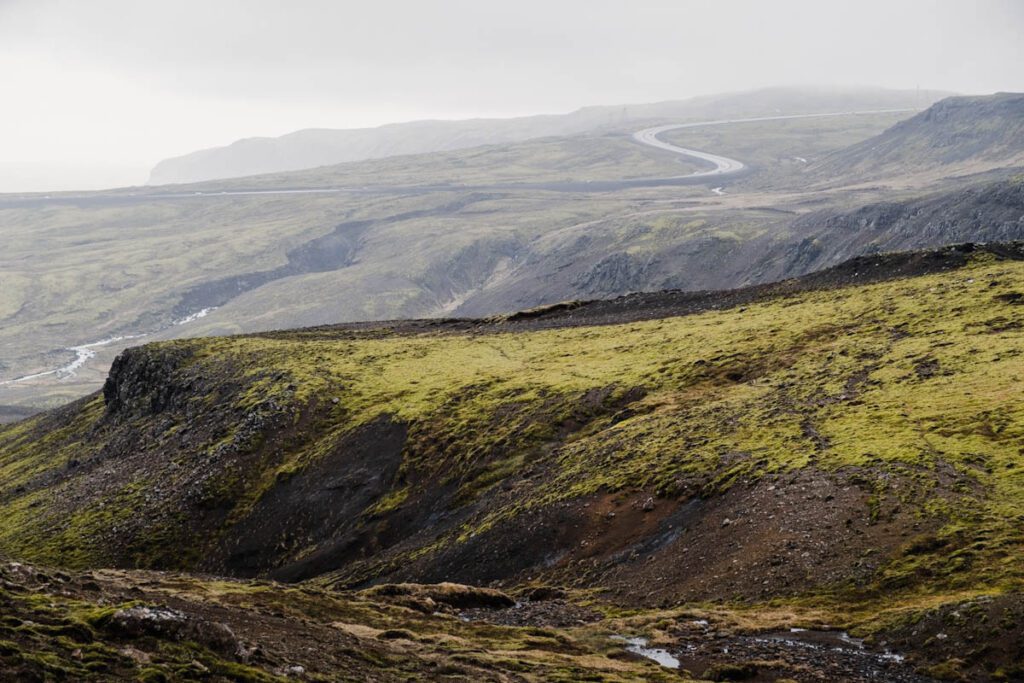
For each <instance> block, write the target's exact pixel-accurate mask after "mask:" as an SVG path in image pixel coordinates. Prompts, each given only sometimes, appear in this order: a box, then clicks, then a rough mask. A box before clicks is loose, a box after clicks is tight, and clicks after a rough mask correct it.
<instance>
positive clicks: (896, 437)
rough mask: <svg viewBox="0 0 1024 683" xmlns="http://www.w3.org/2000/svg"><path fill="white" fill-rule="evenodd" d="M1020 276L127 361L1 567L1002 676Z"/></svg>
mask: <svg viewBox="0 0 1024 683" xmlns="http://www.w3.org/2000/svg"><path fill="white" fill-rule="evenodd" d="M1022 259H1024V248H1022V247H1021V245H1019V244H1016V245H1006V246H994V247H985V248H973V247H961V248H950V249H945V250H942V251H939V252H925V253H919V254H909V255H878V256H873V257H866V258H863V259H860V260H856V261H853V262H850V263H848V264H845V265H844V266H841V267H838V268H836V269H833V270H830V271H825V272H823V273H820V274H817V275H815V276H812V277H809V278H807V279H804V280H798V281H788V282H783V283H780V284H778V285H768V286H762V287H759V288H753V289H748V290H740V291H737V292H732V293H724V294H715V293H704V294H684V293H666V294H661V295H637V296H634V297H629V298H626V299H623V300H613V301H610V302H597V303H594V304H584V305H580V304H566V305H563V306H558V307H553V308H550V309H545V310H538V311H533V312H528V313H523V314H518V315H514V316H504V317H498V318H494V319H489V320H480V321H461V322H451V323H444V322H435V321H423V322H413V323H396V324H392V325H386V326H380V325H372V324H365V325H353V326H347V327H346V326H341V327H329V328H317V329H309V330H296V331H292V332H279V333H272V334H262V335H250V336H239V337H229V338H216V339H195V340H179V341H168V342H162V343H158V344H150V345H147V346H144V347H140V348H137V349H132V350H129V351H127V352H125V353H123V354H122V355H121V356H120V357H119V358H118V360H117V361H116V362H115V363H114V366H113V368H112V371H111V375H110V378H109V380H108V381H107V383H106V385H105V387H104V390H103V392H102V393H101V394H95V395H92V396H89V397H86V398H84V399H82V400H80V401H78V402H76V403H74V404H72V405H70V406H68V407H66V408H62V409H60V410H57V411H53V412H50V413H48V414H45V415H42V416H39V417H35V418H32V419H29V420H27V421H24V422H20V423H17V424H15V425H11V426H6V427H3V428H0V481H2V484H0V513H2V519H3V520H4V521H3V522H2V523H0V551H2V552H5V553H7V554H9V555H12V556H15V557H18V558H20V559H23V560H26V561H31V562H37V563H43V564H53V565H60V566H63V567H71V568H78V569H81V568H89V567H96V566H118V567H144V568H160V569H178V570H190V571H202V572H216V573H220V574H228V575H234V576H238V577H270V578H277V579H282V580H288V581H295V580H300V579H305V580H308V581H310V582H311V585H313V586H317V587H318V588H317V590H324V589H331V590H341V591H343V592H344V591H351V590H356V589H362V588H365V587H367V586H371V585H373V584H377V583H380V582H403V581H415V582H428V583H432V582H436V581H442V580H443V581H459V582H462V583H467V584H476V585H491V586H495V587H498V588H504V589H507V590H512V591H516V590H524V589H525V587H529V586H536V585H545V584H555V585H559V586H563V587H565V588H568V589H569V590H570V591H576V593H575V595H576V596H577V597H576V600H577V601H578V600H580V599H581V596H587V598H586V599H587V600H591V601H595V600H596V601H597V602H598V603H600V604H601V605H608V606H614V607H615V608H616V609H623V608H628V609H642V610H645V611H644V612H643V614H647V615H648V618H649V619H651V620H653V621H647V622H642V623H646V624H647V625H646V626H645V628H646V630H647V632H648V633H651V632H656V633H658V634H660V635H659V636H658V637H659V638H664V639H666V642H674V643H676V644H677V646H678V644H679V643H680V642H683V641H684V640H685V635H683V634H681V632H680V631H679V629H681V628H683V625H682V622H683V621H684V620H685V618H684V617H683V616H681V615H682V614H683V613H684V611H685V610H686V609H688V608H692V607H694V606H699V605H703V606H704V607H705V608H707V606H708V605H711V604H719V605H720V606H722V607H723V609H725V612H727V613H728V615H729V616H727V617H726V616H723V615H719V617H718V618H720V619H724V620H726V621H728V620H729V619H731V620H733V622H731V623H736V621H737V620H739V619H740V617H741V615H746V617H744V618H746V619H748V621H747V622H746V624H747V626H746V627H744V628H746V629H747V631H751V630H752V631H755V632H756V631H758V630H759V629H765V628H768V626H766V624H768V623H770V624H771V625H773V626H778V625H779V624H781V623H785V624H787V625H794V626H795V625H800V620H801V619H803V620H805V621H806V620H808V619H811V617H809V616H808V615H809V614H813V615H815V616H814V617H813V620H812V621H814V623H817V624H823V623H827V624H830V625H833V626H834V625H840V626H844V627H847V628H853V629H855V630H856V632H857V633H859V634H860V635H871V636H872V637H873V638H874V639H875V642H876V643H877V642H880V641H882V640H885V641H886V642H899V643H901V648H903V650H904V651H909V653H910V654H911V655H912V656H913V657H914V661H915V662H916V663H917V664H918V665H919V666H921V667H925V668H927V667H945V668H944V669H942V668H935V669H932V671H933V673H936V674H940V673H942V672H943V671H946V672H950V675H961V674H960V673H957V672H963V675H968V674H970V675H971V676H974V677H975V678H973V680H979V679H984V678H985V677H992V678H991V679H992V680H1003V679H1000V678H998V675H1002V676H1004V677H1005V676H1006V675H1008V674H1006V672H1007V671H1011V668H1008V667H1011V665H1012V664H1013V663H1014V662H1015V661H1016V662H1019V661H1020V656H1021V652H1020V649H1019V633H1020V630H1019V629H1020V627H1021V623H1022V622H1021V620H1020V619H1018V618H1016V617H1014V616H1013V614H1015V613H1016V612H1015V611H1014V610H1019V609H1020V604H1021V590H1022V582H1024V571H1022V568H1024V562H1022V559H1024V537H1022V535H1021V532H1020V529H1021V527H1020V521H1021V520H1020V510H1021V509H1022V506H1024V479H1022V477H1021V467H1020V465H1021V454H1022V453H1024V432H1022V431H1021V429H1020V425H1021V424H1024V414H1022V413H1021V409H1020V406H1022V405H1024V402H1022V401H1021V399H1022V398H1024V397H1022V396H1021V391H1022V387H1024V382H1022V379H1024V378H1022V376H1021V371H1022V367H1024V366H1022V364H1021V362H1020V361H1021V359H1020V350H1021V342H1022V329H1024V307H1022V305H1021V302H1022V301H1024V293H1022V292H1021V291H1020V283H1021V282H1022V281H1024V260H1022ZM346 594H347V593H346ZM576 604H579V603H578V602H577V603H576ZM602 609H603V608H602ZM779 609H783V610H791V613H790V616H789V617H787V618H786V619H782V620H781V621H780V620H779V618H778V613H777V610H779ZM652 610H653V611H652ZM658 610H668V612H667V613H665V614H669V615H670V616H665V614H662V613H659V612H658ZM672 610H675V611H672ZM773 610H774V611H773ZM794 610H795V611H794ZM958 610H960V611H958ZM963 610H975V611H978V610H981V611H983V612H985V614H986V615H987V616H986V617H985V619H986V621H983V622H978V621H976V620H970V619H967V620H964V619H960V620H959V621H958V620H957V618H956V617H951V616H949V615H950V614H962V613H964V612H963ZM970 613H974V612H970ZM979 613H980V612H979ZM652 614H662V616H660V617H651V616H650V615H652ZM723 614H724V613H723ZM772 614H774V615H775V616H774V617H772V616H766V615H772ZM758 615H760V617H759V616H758ZM488 618H493V617H488ZM690 618H691V620H692V618H693V617H690ZM758 618H760V619H765V620H767V621H757V619H758ZM658 619H664V621H663V622H658V623H660V626H653V623H654V622H657V621H658ZM750 619H753V620H754V621H755V625H752V624H751V622H750V621H749V620H750ZM914 623H918V624H919V628H918V629H916V630H915V629H912V628H910V627H909V625H911V624H914ZM756 624H759V625H756ZM604 627H608V624H605V626H604ZM604 627H603V628H604ZM1002 629H1005V632H1006V633H1007V634H1009V635H1008V636H1007V637H1008V638H1009V639H1010V640H1009V641H1007V642H1009V643H1010V645H1006V647H1003V646H1002V645H1000V646H999V647H996V646H995V645H991V646H990V647H988V648H985V647H982V645H983V644H984V643H986V642H991V643H993V644H995V643H997V642H1000V643H1001V642H1002V641H1001V640H999V638H1002V636H1000V635H999V634H1000V633H1003V630H1002ZM1015 629H1016V630H1015ZM740 630H741V631H742V630H743V629H740ZM940 632H941V633H945V634H947V635H952V639H951V640H950V641H949V643H948V644H947V643H944V642H940V641H943V639H939V640H936V639H935V638H936V637H937V635H936V634H938V633H940ZM673 633H675V635H672V634H673ZM605 634H606V635H608V634H607V632H605ZM966 634H972V635H971V638H972V639H974V641H975V642H977V643H978V644H979V646H978V647H977V648H974V649H969V650H968V651H966V652H965V651H964V648H963V647H962V643H963V642H965V641H964V640H963V639H962V637H966ZM1013 634H1017V635H1016V636H1015V635H1013ZM467 637H468V638H469V637H473V636H467ZM929 638H930V639H929ZM1014 638H1016V639H1017V640H1016V641H1014ZM680 639H682V640H680ZM1012 642H1017V643H1018V647H1017V649H1013V646H1012ZM1006 648H1009V649H1006ZM719 656H720V655H719ZM701 661H702V662H703V665H707V664H708V660H701ZM703 665H702V666H703ZM761 666H762V668H763V667H765V666H766V665H763V664H762V665H761ZM1000 667H1001V668H1002V670H1003V673H1002V674H998V670H999V669H1000ZM922 670H924V669H922ZM705 673H706V672H705ZM1011 673H1012V671H1011ZM997 674H998V675H997ZM899 675H901V676H902V675H903V674H899ZM907 675H910V674H907ZM893 676H894V677H893V678H891V679H890V680H917V679H913V678H896V677H895V676H896V674H893ZM848 680H860V679H853V678H850V679H848ZM865 680H866V679H865Z"/></svg>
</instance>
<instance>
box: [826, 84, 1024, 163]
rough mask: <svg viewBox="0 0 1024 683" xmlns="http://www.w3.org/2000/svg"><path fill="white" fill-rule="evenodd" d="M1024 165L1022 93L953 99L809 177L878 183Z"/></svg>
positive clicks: (848, 152) (844, 153)
mask: <svg viewBox="0 0 1024 683" xmlns="http://www.w3.org/2000/svg"><path fill="white" fill-rule="evenodd" d="M1020 165H1024V94H1022V93H997V94H995V95H987V96H980V97H949V98H946V99H944V100H940V101H939V102H936V103H935V104H933V105H932V106H931V107H929V108H928V109H926V110H924V111H923V112H921V113H919V114H917V115H915V116H912V117H910V118H908V119H907V120H905V121H901V122H900V123H897V124H896V125H895V126H893V127H892V128H890V129H889V130H887V131H885V132H884V133H882V134H881V135H878V136H876V137H873V138H869V139H867V140H864V141H863V142H859V143H857V144H855V145H852V146H851V147H849V148H847V149H844V150H840V151H838V152H834V153H833V154H831V155H829V156H828V157H826V158H825V159H823V160H822V161H821V162H820V163H819V164H817V165H815V166H813V167H812V168H811V169H809V170H810V172H811V173H812V174H814V175H816V176H817V177H819V178H826V179H830V180H831V179H833V178H835V177H843V178H862V179H874V178H879V177H883V176H886V175H893V174H897V173H911V172H913V173H920V172H922V171H926V170H932V169H935V170H938V171H939V172H944V173H954V172H957V173H961V174H963V173H977V172H980V171H984V170H988V169H991V168H994V167H999V166H1020Z"/></svg>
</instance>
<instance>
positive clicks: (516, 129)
mask: <svg viewBox="0 0 1024 683" xmlns="http://www.w3.org/2000/svg"><path fill="white" fill-rule="evenodd" d="M947 94H948V93H941V92H937V91H925V92H916V91H909V90H884V89H835V88H832V89H824V88H770V89H765V90H758V91H753V92H745V93H734V94H727V95H715V96H710V97H699V98H693V99H688V100H680V101H671V102H659V103H654V104H632V105H617V106H599V107H585V108H583V109H579V110H577V111H574V112H572V113H569V114H555V115H543V116H528V117H521V118H511V119H472V120H465V121H413V122H410V123H395V124H389V125H385V126H380V127H378V128H361V129H352V130H330V129H309V130H300V131H297V132H295V133H290V134H288V135H283V136H281V137H277V138H248V139H244V140H239V141H237V142H234V143H232V144H230V145H228V146H226V147H216V148H212V149H204V150H200V151H197V152H192V153H191V154H186V155H184V156H180V157H175V158H172V159H165V160H164V161H161V162H160V163H158V164H157V165H156V167H155V168H154V169H153V171H152V172H151V174H150V178H149V184H151V185H159V184H169V183H189V182H197V181H202V180H215V179H220V178H232V177H240V176H248V175H257V174H262V173H273V172H278V171H293V170H299V169H304V168H314V167H317V166H327V165H331V164H338V163H342V162H346V161H359V160H363V159H376V158H381V157H388V156H395V155H400V154H417V153H422V152H436V151H446V150H454V149H464V148H467V147H475V146H478V145H486V144H499V143H508V142H516V141H521V140H528V139H532V138H539V137H546V136H558V135H574V134H578V133H583V132H588V131H599V130H616V129H621V128H622V127H623V126H629V125H631V123H632V122H635V121H647V120H653V119H672V120H699V119H703V118H722V117H738V116H757V115H768V114H776V113H779V114H788V113H817V112H827V111H847V110H850V109H888V108H900V107H908V108H910V107H923V106H927V105H928V104H930V103H931V102H934V101H935V100H936V99H938V98H940V97H944V96H945V95H947Z"/></svg>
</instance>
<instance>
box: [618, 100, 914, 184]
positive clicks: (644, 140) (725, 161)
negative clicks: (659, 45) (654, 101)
mask: <svg viewBox="0 0 1024 683" xmlns="http://www.w3.org/2000/svg"><path fill="white" fill-rule="evenodd" d="M916 111H918V110H915V109H897V110H866V111H860V112H828V113H826V114H788V115H785V116H761V117H752V118H750V119H720V120H718V121H697V122H695V123H672V124H668V125H665V126H654V127H653V128H644V129H643V130H638V131H637V132H635V133H633V139H634V140H636V141H637V142H640V143H641V144H646V145H648V146H652V147H656V148H658V150H665V151H667V152H673V153H675V154H677V155H682V156H684V157H691V158H693V159H699V160H700V161H706V162H709V163H711V164H714V165H715V168H713V169H711V170H708V171H694V172H693V173H688V174H686V175H677V176H673V177H671V178H640V180H641V181H652V182H653V181H657V182H659V183H665V182H666V181H669V180H690V181H692V180H696V181H703V180H716V179H718V178H721V177H722V176H724V175H736V174H738V173H741V172H743V171H744V170H746V169H748V166H746V165H745V164H743V162H741V161H736V160H735V159H729V158H728V157H722V156H720V155H713V154H711V153H710V152H699V151H697V150H688V148H686V147H681V146H679V145H678V144H672V143H671V142H666V141H665V140H662V139H658V137H657V136H658V135H660V134H662V133H667V132H669V131H670V130H679V129H681V128H705V127H707V126H724V125H727V124H732V123H756V122H758V121H787V120H790V119H824V118H828V117H837V116H858V115H864V114H900V113H904V112H916ZM797 159H800V157H797ZM801 161H803V162H804V163H805V164H806V163H807V160H806V159H801ZM716 189H722V188H721V187H717V188H716Z"/></svg>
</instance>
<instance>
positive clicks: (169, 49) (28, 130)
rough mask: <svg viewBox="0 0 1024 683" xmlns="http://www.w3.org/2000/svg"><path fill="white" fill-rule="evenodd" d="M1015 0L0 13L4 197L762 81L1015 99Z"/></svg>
mask: <svg viewBox="0 0 1024 683" xmlns="http://www.w3.org/2000/svg"><path fill="white" fill-rule="evenodd" d="M1022 36H1024V2H1022V1H1020V0H974V1H972V2H960V1H957V0H944V1H942V0H883V1H877V0H857V1H856V2H844V3H839V2H834V1H830V2H825V1H823V0H772V1H770V2H769V1H766V0H757V1H747V2H740V1H712V0H706V1H703V2H693V1H684V0H674V1H669V0H620V1H608V0H514V1H513V0H509V1H505V2H497V1H492V0H465V1H463V0H434V1H431V0H372V1H370V0H364V1H361V2H352V1H347V0H334V1H328V0H323V1H319V0H174V1H173V2H167V1H166V0H161V1H160V2H155V1H151V0H89V1H83V0H0V75H2V79H0V87H2V95H0V191H19V190H46V189H53V190H56V189H70V188H76V189H88V188H97V187H110V186H115V185H129V184H139V183H143V182H145V179H146V176H147V173H148V170H149V168H150V167H152V165H153V164H155V163H156V162H157V161H159V160H160V159H161V158H164V157H168V156H175V155H179V154H183V153H186V152H190V151H193V150H195V149H199V148H203V147H210V146H215V145H223V144H227V143H230V142H232V141H233V140H235V139H238V138H241V137H248V136H255V135H280V134H283V133H287V132H290V131H293V130H297V129H300V128H309V127H329V128H348V127H361V126H372V125H378V124H381V123H388V122H394V121H406V120H412V119H420V118H469V117H476V116H514V115H520V114H532V113H540V112H564V111H570V110H572V109H575V108H577V107H580V106H583V105H588V104H618V103H626V102H650V101H658V100H666V99H682V98H686V97H691V96H694V95H701V94H710V93H716V92H723V91H734V90H742V89H748V88H756V87H763V86H771V85H801V84H820V85H881V86H887V87H894V88H914V87H916V86H920V87H921V88H928V89H948V90H955V91H958V92H965V93H987V92H993V91H997V90H1017V91H1022V90H1024V68H1022V66H1024V45H1022V44H1024V40H1022Z"/></svg>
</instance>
